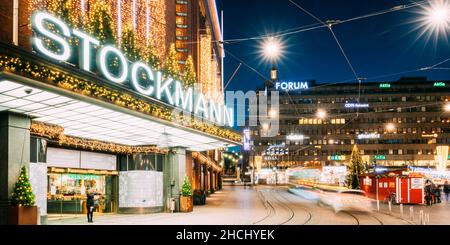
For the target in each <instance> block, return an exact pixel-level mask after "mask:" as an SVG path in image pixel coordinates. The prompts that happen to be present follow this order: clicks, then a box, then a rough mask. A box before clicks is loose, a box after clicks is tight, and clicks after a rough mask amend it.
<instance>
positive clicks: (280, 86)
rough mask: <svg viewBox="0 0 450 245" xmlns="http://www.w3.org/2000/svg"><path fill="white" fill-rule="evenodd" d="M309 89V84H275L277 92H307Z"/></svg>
mask: <svg viewBox="0 0 450 245" xmlns="http://www.w3.org/2000/svg"><path fill="white" fill-rule="evenodd" d="M308 88H309V84H308V82H277V83H276V84H275V89H276V90H285V91H294V90H305V89H308Z"/></svg>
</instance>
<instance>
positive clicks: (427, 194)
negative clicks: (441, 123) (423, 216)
mask: <svg viewBox="0 0 450 245" xmlns="http://www.w3.org/2000/svg"><path fill="white" fill-rule="evenodd" d="M424 191H425V201H426V203H427V206H431V205H432V204H433V197H432V189H431V181H430V180H427V181H426V182H425V188H424Z"/></svg>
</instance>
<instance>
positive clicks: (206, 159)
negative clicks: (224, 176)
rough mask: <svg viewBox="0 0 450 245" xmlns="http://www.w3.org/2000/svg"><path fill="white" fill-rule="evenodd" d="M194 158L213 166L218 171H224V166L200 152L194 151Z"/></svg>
mask: <svg viewBox="0 0 450 245" xmlns="http://www.w3.org/2000/svg"><path fill="white" fill-rule="evenodd" d="M192 158H193V159H195V160H198V161H199V162H200V164H203V165H206V166H208V167H211V168H212V169H213V170H214V171H216V172H222V170H223V168H222V167H221V166H220V165H219V164H217V162H216V161H214V160H213V159H211V158H209V157H207V156H205V155H203V154H202V153H200V152H192Z"/></svg>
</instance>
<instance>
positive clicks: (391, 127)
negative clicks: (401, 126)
mask: <svg viewBox="0 0 450 245" xmlns="http://www.w3.org/2000/svg"><path fill="white" fill-rule="evenodd" d="M386 130H387V131H388V132H392V131H394V130H395V125H394V124H393V123H388V124H386Z"/></svg>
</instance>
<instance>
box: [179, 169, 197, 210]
mask: <svg viewBox="0 0 450 245" xmlns="http://www.w3.org/2000/svg"><path fill="white" fill-rule="evenodd" d="M192 195H193V191H192V185H191V183H190V182H189V178H188V177H187V176H186V177H184V181H183V185H182V187H181V196H180V212H183V213H188V212H192V211H193V210H194V199H193V198H192Z"/></svg>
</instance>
